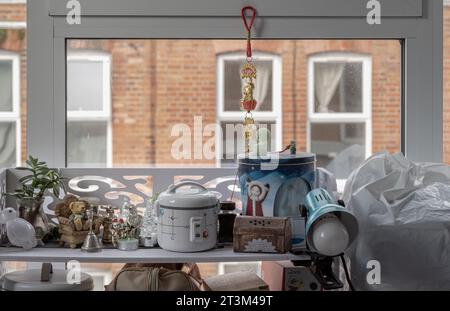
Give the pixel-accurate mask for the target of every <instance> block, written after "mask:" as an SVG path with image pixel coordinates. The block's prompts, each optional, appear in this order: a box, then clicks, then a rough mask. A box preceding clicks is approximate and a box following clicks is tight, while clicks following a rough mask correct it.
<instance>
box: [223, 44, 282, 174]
mask: <svg viewBox="0 0 450 311" xmlns="http://www.w3.org/2000/svg"><path fill="white" fill-rule="evenodd" d="M253 59H254V60H261V61H264V60H266V61H271V62H272V111H253V112H252V115H253V117H254V119H255V120H256V121H257V122H273V123H275V129H276V130H275V131H276V137H275V148H276V149H277V150H279V149H281V145H282V137H283V133H282V131H283V127H282V106H283V102H282V85H283V83H282V73H281V71H282V60H281V57H280V56H278V55H275V54H269V53H262V52H253ZM227 60H234V61H236V60H242V63H243V64H244V62H245V54H244V52H233V53H224V54H219V55H218V56H217V116H216V120H217V124H218V126H219V127H220V124H221V122H230V123H231V122H235V123H242V120H243V118H244V114H245V112H244V111H225V108H224V107H225V105H224V97H225V80H224V75H225V61H227ZM236 78H238V77H236ZM223 135H225V133H222V136H223ZM222 136H220V135H216V159H217V161H216V165H217V166H218V167H219V166H220V165H221V158H222V154H223V149H222V147H223V146H222V142H223V137H222Z"/></svg>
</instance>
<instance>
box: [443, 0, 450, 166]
mask: <svg viewBox="0 0 450 311" xmlns="http://www.w3.org/2000/svg"><path fill="white" fill-rule="evenodd" d="M449 51H450V2H449V1H447V0H444V53H443V55H444V116H443V117H444V126H443V127H444V129H443V130H444V133H443V134H444V148H443V149H444V155H443V158H444V162H445V163H447V164H450V53H449Z"/></svg>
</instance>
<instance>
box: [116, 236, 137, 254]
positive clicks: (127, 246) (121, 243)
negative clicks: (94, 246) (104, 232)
mask: <svg viewBox="0 0 450 311" xmlns="http://www.w3.org/2000/svg"><path fill="white" fill-rule="evenodd" d="M138 248H139V240H138V239H121V240H117V249H119V250H121V251H135V250H137V249H138Z"/></svg>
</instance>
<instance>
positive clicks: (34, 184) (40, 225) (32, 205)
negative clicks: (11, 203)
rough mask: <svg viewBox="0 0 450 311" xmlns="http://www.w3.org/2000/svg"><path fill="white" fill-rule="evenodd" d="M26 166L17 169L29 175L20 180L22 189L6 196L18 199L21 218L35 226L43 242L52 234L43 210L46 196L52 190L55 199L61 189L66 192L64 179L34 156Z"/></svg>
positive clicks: (37, 234) (30, 157) (37, 235)
mask: <svg viewBox="0 0 450 311" xmlns="http://www.w3.org/2000/svg"><path fill="white" fill-rule="evenodd" d="M26 164H27V166H26V167H18V168H17V169H18V170H22V171H26V172H28V173H29V174H27V175H25V176H23V177H21V178H20V179H19V183H20V185H21V187H20V188H18V189H16V190H15V191H14V192H12V193H6V194H7V195H11V196H14V197H15V198H16V201H17V206H18V209H19V216H20V217H21V218H23V219H25V220H27V221H28V222H30V223H31V224H32V225H33V226H34V228H35V230H36V237H37V238H38V239H41V240H42V239H44V237H45V236H46V235H47V234H49V233H50V226H49V223H48V219H47V216H46V215H45V213H44V211H43V209H42V203H43V202H44V194H45V192H46V191H47V190H51V191H52V192H53V195H54V196H55V197H59V193H60V189H61V188H62V189H63V190H65V186H64V184H63V180H64V178H63V177H61V175H60V174H59V172H58V171H57V170H54V169H50V168H49V167H48V166H47V163H46V162H43V161H39V159H37V158H33V157H32V156H29V158H28V160H27V161H26Z"/></svg>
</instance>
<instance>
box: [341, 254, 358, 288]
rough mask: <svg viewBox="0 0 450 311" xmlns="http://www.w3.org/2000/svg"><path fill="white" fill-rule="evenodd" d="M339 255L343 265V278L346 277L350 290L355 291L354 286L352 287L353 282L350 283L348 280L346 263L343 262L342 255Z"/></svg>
mask: <svg viewBox="0 0 450 311" xmlns="http://www.w3.org/2000/svg"><path fill="white" fill-rule="evenodd" d="M339 257H340V258H341V261H342V265H343V266H344V271H345V278H346V279H347V283H348V285H349V286H350V290H351V291H355V288H354V287H353V283H352V281H351V280H350V274H349V273H348V269H347V263H346V262H345V258H344V255H340V256H339Z"/></svg>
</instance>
